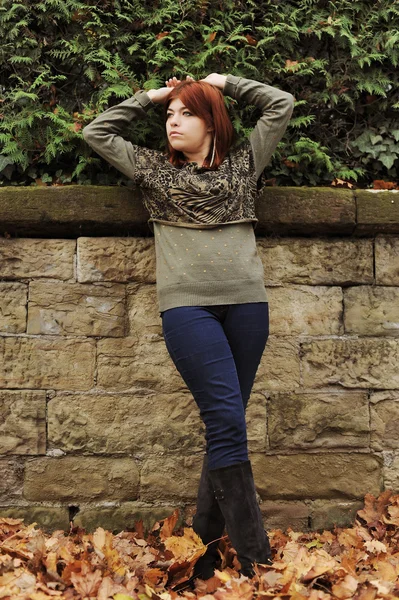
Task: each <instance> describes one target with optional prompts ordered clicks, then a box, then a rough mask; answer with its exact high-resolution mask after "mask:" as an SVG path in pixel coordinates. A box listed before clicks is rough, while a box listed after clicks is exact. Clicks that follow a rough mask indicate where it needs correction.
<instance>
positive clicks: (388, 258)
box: [375, 235, 399, 285]
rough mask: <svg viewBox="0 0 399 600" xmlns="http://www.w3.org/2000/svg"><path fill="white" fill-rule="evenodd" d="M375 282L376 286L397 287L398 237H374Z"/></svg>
mask: <svg viewBox="0 0 399 600" xmlns="http://www.w3.org/2000/svg"><path fill="white" fill-rule="evenodd" d="M375 280H376V283H377V284H378V285H399V236H393V235H392V236H388V235H378V236H377V237H376V240H375Z"/></svg>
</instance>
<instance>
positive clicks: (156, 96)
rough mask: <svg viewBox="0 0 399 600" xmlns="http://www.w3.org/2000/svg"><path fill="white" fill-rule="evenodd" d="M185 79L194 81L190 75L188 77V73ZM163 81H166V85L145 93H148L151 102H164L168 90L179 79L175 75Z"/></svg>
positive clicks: (170, 89)
mask: <svg viewBox="0 0 399 600" xmlns="http://www.w3.org/2000/svg"><path fill="white" fill-rule="evenodd" d="M186 81H194V79H193V78H192V77H190V76H189V75H187V77H186ZM165 83H166V87H161V88H159V89H157V90H148V92H147V94H148V95H149V97H150V98H151V100H152V101H153V102H155V104H163V103H164V102H166V100H167V98H168V96H169V94H170V92H171V91H172V90H173V88H175V87H176V86H177V85H178V84H179V83H181V80H180V79H177V77H171V78H170V79H168V80H167V81H165Z"/></svg>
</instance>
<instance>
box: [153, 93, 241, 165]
mask: <svg viewBox="0 0 399 600" xmlns="http://www.w3.org/2000/svg"><path fill="white" fill-rule="evenodd" d="M175 98H179V99H180V100H181V102H182V103H183V104H184V106H186V107H187V108H188V110H189V111H190V112H192V113H193V115H195V116H196V117H199V118H200V119H202V120H203V121H205V124H206V126H207V127H210V128H212V130H213V131H212V133H213V140H214V139H215V137H216V142H215V156H214V159H213V163H212V167H210V163H211V158H212V151H213V140H212V143H211V147H210V149H209V154H208V156H207V157H206V159H205V160H204V164H203V166H204V167H207V168H208V169H209V168H211V169H212V170H213V169H217V168H218V167H219V165H220V164H221V163H222V161H223V159H224V158H225V156H226V154H227V153H228V151H229V149H230V146H231V144H232V142H233V138H234V128H233V125H232V123H231V120H230V117H229V113H228V112H227V108H226V105H225V103H224V99H223V94H222V92H221V91H220V90H219V89H218V88H217V87H215V86H214V85H211V84H210V83H208V82H207V81H182V82H181V83H179V84H178V85H177V86H176V87H175V88H173V90H172V91H171V93H170V94H169V96H168V98H167V101H166V102H165V104H164V113H165V121H166V118H167V111H168V108H169V104H170V103H171V102H172V100H174V99H175ZM168 151H169V162H171V163H172V165H175V167H179V166H181V165H182V164H183V163H184V162H186V159H185V158H184V154H183V153H182V152H180V151H179V150H175V149H174V148H172V146H171V145H170V143H169V140H168Z"/></svg>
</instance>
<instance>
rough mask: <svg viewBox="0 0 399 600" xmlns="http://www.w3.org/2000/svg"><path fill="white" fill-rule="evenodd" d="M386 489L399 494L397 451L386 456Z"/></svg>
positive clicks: (398, 460) (398, 456) (398, 459)
mask: <svg viewBox="0 0 399 600" xmlns="http://www.w3.org/2000/svg"><path fill="white" fill-rule="evenodd" d="M384 489H386V490H392V492H393V493H394V494H399V454H398V453H397V452H395V453H392V454H390V456H387V457H385V464H384Z"/></svg>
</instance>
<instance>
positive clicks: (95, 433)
mask: <svg viewBox="0 0 399 600" xmlns="http://www.w3.org/2000/svg"><path fill="white" fill-rule="evenodd" d="M48 439H49V447H50V448H59V449H61V450H64V451H65V452H76V451H80V450H81V451H84V452H89V453H94V454H117V453H125V454H126V453H137V452H144V453H146V454H147V453H154V452H155V453H160V452H165V451H168V452H175V453H181V452H187V451H189V450H191V451H200V450H202V449H203V446H204V427H203V424H202V421H201V419H200V417H199V410H198V408H197V405H196V404H195V402H194V399H193V398H192V396H191V394H190V393H181V394H162V393H155V394H154V393H153V394H151V395H149V394H143V393H142V394H139V393H131V394H118V395H114V394H113V395H101V394H95V395H94V394H88V395H80V394H79V395H63V394H57V396H56V397H55V398H52V399H51V400H50V402H49V404H48Z"/></svg>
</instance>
